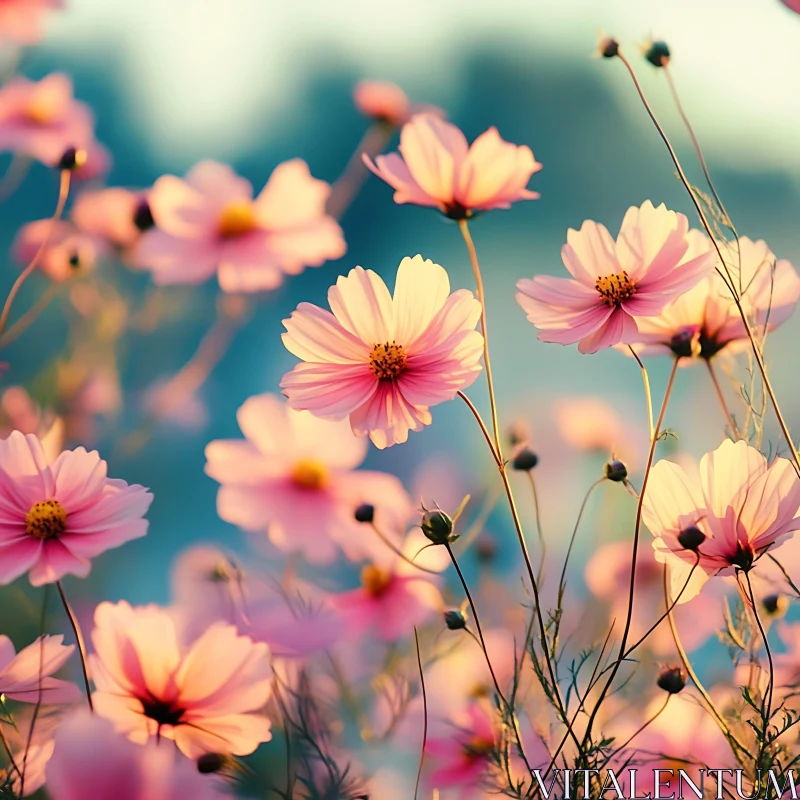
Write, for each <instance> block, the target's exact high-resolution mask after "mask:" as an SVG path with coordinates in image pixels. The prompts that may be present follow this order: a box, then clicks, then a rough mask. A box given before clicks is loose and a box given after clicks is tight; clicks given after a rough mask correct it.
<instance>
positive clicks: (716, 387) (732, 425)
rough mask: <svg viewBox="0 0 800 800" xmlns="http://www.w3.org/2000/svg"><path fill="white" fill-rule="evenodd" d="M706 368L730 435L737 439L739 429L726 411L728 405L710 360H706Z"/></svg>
mask: <svg viewBox="0 0 800 800" xmlns="http://www.w3.org/2000/svg"><path fill="white" fill-rule="evenodd" d="M706 367H707V368H708V374H709V376H710V377H711V383H713V384H714V391H715V392H716V393H717V398H718V399H719V404H720V405H721V406H722V411H723V413H724V414H725V419H726V420H727V422H728V427H729V428H730V429H731V433H733V435H734V436H735V437H736V438H737V439H739V438H740V434H739V429H738V428H737V427H736V423H735V422H734V421H733V417H732V416H731V412H730V411H728V405H727V403H726V402H725V395H724V394H722V387H721V386H720V385H719V381H718V380H717V373H716V372H714V367H713V366H712V364H711V359H710V358H707V359H706Z"/></svg>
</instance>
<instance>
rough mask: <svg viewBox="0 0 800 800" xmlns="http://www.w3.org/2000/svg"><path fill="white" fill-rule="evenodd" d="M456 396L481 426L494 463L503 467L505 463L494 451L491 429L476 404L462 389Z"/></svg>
mask: <svg viewBox="0 0 800 800" xmlns="http://www.w3.org/2000/svg"><path fill="white" fill-rule="evenodd" d="M456 394H457V395H458V396H459V397H460V398H461V399H462V400H463V401H464V402H465V403H466V404H467V407H468V408H469V410H470V411H471V412H472V416H473V417H475V421H476V422H477V423H478V425H479V426H480V429H481V432H482V433H483V438H484V439H486V444H488V445H489V450H490V451H491V453H492V458H493V459H494V463H495V464H497V466H498V468H500V467H502V465H503V462H502V461H501V460H500V457H499V456H498V455H497V451H496V450H495V449H494V442H492V437H491V435H490V433H489V429H488V428H487V427H486V423H485V422H484V421H483V417H481V415H480V412H479V411H478V409H477V408H475V404H474V403H473V402H472V400H470V399H469V397H467V396H466V395H465V394H464V392H462V391H461V390H460V389H459V390H458V392H456Z"/></svg>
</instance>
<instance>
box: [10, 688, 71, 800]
mask: <svg viewBox="0 0 800 800" xmlns="http://www.w3.org/2000/svg"><path fill="white" fill-rule="evenodd" d="M34 702H35V701H34ZM33 712H34V706H33V705H30V706H27V707H22V708H20V709H17V710H15V712H14V724H13V725H4V729H5V733H6V736H7V738H8V742H9V745H10V750H11V755H12V757H13V759H14V763H15V764H17V766H19V767H20V769H22V764H23V762H24V763H25V768H24V770H25V785H24V787H23V786H22V781H21V780H20V775H19V773H18V772H17V771H16V770H15V769H14V768H13V767H12V766H11V765H9V766H8V767H6V769H5V770H0V780H7V779H10V780H11V785H12V786H13V789H14V791H15V792H16V793H17V795H20V793H21V794H22V796H23V797H29V796H30V795H32V794H34V793H35V792H37V791H38V790H39V789H41V788H42V786H44V784H45V770H46V768H47V763H48V761H49V760H50V758H51V756H52V755H53V749H54V748H55V742H54V739H53V736H54V734H55V731H56V730H57V729H58V726H59V725H60V724H61V721H62V718H63V713H64V707H63V706H62V707H58V708H56V707H52V706H51V707H49V708H47V707H45V708H40V709H39V711H38V713H36V716H35V718H34V715H33ZM26 752H27V759H26V757H25V754H26ZM23 789H24V791H23ZM15 796H16V795H15Z"/></svg>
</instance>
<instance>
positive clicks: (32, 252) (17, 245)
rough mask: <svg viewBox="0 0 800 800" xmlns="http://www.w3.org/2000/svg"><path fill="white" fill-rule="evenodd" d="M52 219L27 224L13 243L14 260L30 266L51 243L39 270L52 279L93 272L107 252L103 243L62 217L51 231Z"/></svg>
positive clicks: (43, 255)
mask: <svg viewBox="0 0 800 800" xmlns="http://www.w3.org/2000/svg"><path fill="white" fill-rule="evenodd" d="M52 225H53V222H52V220H51V219H40V220H36V221H35V222H29V223H27V224H26V225H23V226H22V228H20V230H19V232H18V233H17V235H16V237H15V239H14V243H13V245H12V254H13V257H14V260H15V261H16V262H17V263H18V264H19V265H20V266H27V265H28V264H29V263H30V262H31V261H32V260H33V259H34V258H35V256H36V253H37V252H38V250H39V248H40V246H41V244H42V242H43V241H45V239H47V245H46V246H45V249H44V252H43V253H42V256H41V258H40V260H39V269H41V271H42V272H44V273H45V275H47V277H48V278H50V280H52V281H55V282H56V283H60V282H61V281H65V280H68V279H69V278H71V277H72V276H73V275H75V274H76V273H78V272H81V273H86V272H91V271H92V269H93V268H94V265H95V263H96V261H97V259H98V257H99V256H100V255H101V254H102V253H103V248H102V242H100V241H98V240H96V239H95V238H93V237H91V236H87V235H85V234H83V233H81V232H80V231H78V230H77V229H76V228H75V226H74V225H72V224H71V223H69V222H67V221H65V220H61V221H59V222H58V223H57V224H56V225H55V227H54V228H53V232H52V233H50V235H49V237H48V233H49V232H50V228H51V226H52Z"/></svg>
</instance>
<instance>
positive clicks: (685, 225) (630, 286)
mask: <svg viewBox="0 0 800 800" xmlns="http://www.w3.org/2000/svg"><path fill="white" fill-rule="evenodd" d="M688 230H689V222H688V220H687V219H686V217H685V216H684V215H683V214H676V213H675V212H674V211H668V210H667V208H666V207H665V206H664V205H663V204H662V205H660V206H658V207H657V208H654V207H653V204H652V203H651V202H650V201H649V200H648V201H646V202H645V203H643V204H642V206H641V208H635V207H633V208H630V209H628V212H627V213H626V214H625V218H624V219H623V220H622V226H621V228H620V232H619V236H618V237H617V240H616V242H614V240H613V239H612V238H611V234H610V233H609V232H608V230H607V229H606V228H605V227H604V226H603V225H599V224H598V223H596V222H592V221H590V220H587V221H586V222H584V223H583V225H582V226H581V229H580V231H575V230H572V229H570V230H569V231H568V232H567V243H566V244H565V245H564V246H563V247H562V248H561V259H562V261H563V262H564V266H565V267H566V268H567V270H568V271H569V272H570V274H571V275H572V278H556V277H553V276H551V275H537V276H535V277H534V278H533V280H529V279H523V280H521V281H519V282H518V283H517V288H518V289H519V292H518V293H517V302H518V303H519V304H520V306H522V309H523V311H525V313H526V315H527V317H528V320H529V321H530V322H531V323H532V324H533V325H534V326H535V327H537V328H539V329H540V333H539V339H540V340H541V341H543V342H556V343H557V344H574V343H575V342H578V350H579V351H580V352H581V353H596V352H597V351H598V350H602V349H603V348H606V347H611V346H612V345H615V344H619V343H620V342H621V343H622V344H629V343H632V342H635V341H636V335H637V320H638V319H639V318H640V317H652V316H654V315H656V314H659V313H661V312H662V311H663V309H664V307H665V306H666V305H667V304H668V303H669V302H670V301H671V300H674V299H675V298H676V297H677V296H678V295H679V294H681V293H682V292H685V291H687V290H688V289H691V288H692V287H693V286H695V285H696V284H697V283H698V282H699V281H700V280H701V279H702V278H703V277H705V276H706V275H707V274H709V273H710V272H711V270H712V268H713V255H712V253H711V252H705V253H700V254H697V255H694V254H693V255H692V256H691V257H687V251H688V249H689V241H690V240H689V237H688V235H687V233H688ZM709 247H710V244H709Z"/></svg>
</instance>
